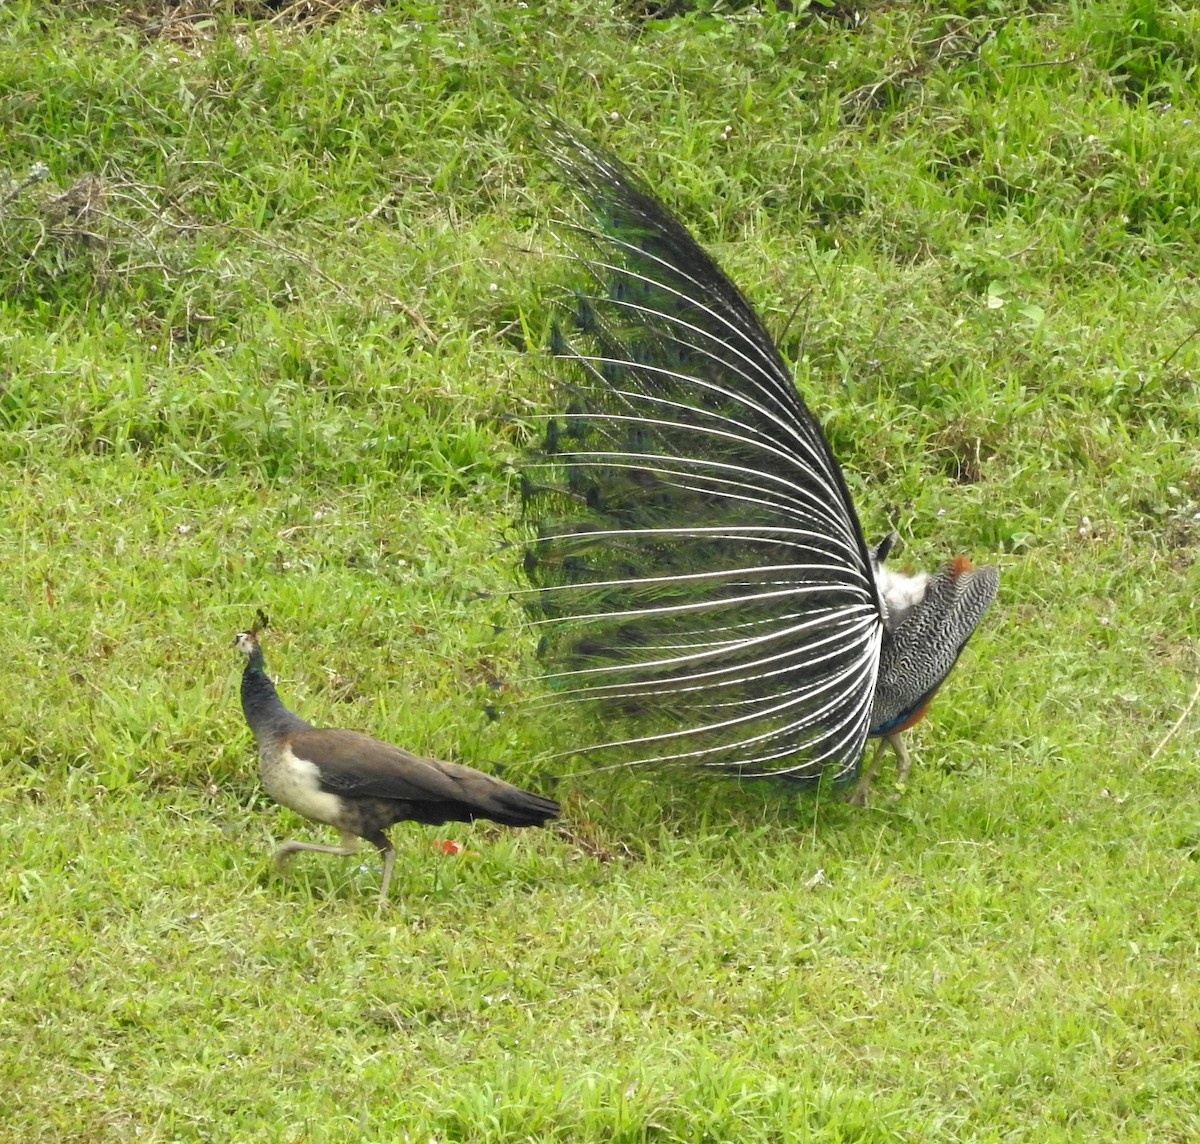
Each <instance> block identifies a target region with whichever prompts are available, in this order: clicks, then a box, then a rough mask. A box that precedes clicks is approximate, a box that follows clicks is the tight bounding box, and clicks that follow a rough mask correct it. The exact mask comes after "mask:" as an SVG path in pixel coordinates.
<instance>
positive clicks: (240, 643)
mask: <svg viewBox="0 0 1200 1144" xmlns="http://www.w3.org/2000/svg"><path fill="white" fill-rule="evenodd" d="M266 626H267V617H266V613H265V612H263V610H262V609H261V608H259V610H258V615H257V616H256V617H255V620H254V623H253V624H252V625H251V626H250V629H249V631H245V632H238V634H237V635H236V636H234V637H233V646H234V647H235V648H237V649H238V651H240V652H241V653H242V655H244V656H245V657H246V660H247V664H248V666H249V667H262V661H263V653H262V645H261V644H260V643H259V642H258V633H259V632H261V631H262V630H263V629H264V628H266Z"/></svg>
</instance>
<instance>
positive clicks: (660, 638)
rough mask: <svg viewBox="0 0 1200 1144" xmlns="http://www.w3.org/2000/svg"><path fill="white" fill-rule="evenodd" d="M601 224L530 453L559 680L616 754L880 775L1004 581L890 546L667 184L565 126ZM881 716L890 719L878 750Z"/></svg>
mask: <svg viewBox="0 0 1200 1144" xmlns="http://www.w3.org/2000/svg"><path fill="white" fill-rule="evenodd" d="M551 146H552V150H553V152H554V155H555V158H556V159H557V161H558V163H559V164H560V166H561V167H562V168H563V170H564V171H565V172H566V173H567V174H568V176H569V177H570V178H571V180H572V182H573V184H574V185H575V187H577V188H578V190H579V192H580V195H581V197H582V199H583V201H584V203H585V204H586V206H587V208H588V209H589V211H590V213H591V216H592V219H593V220H594V224H593V225H588V226H574V227H570V228H568V231H569V234H570V236H571V239H572V241H571V246H572V250H573V254H572V257H573V258H574V259H575V260H576V261H577V263H578V265H579V267H581V268H582V273H583V274H585V275H586V284H585V285H584V286H582V287H581V288H580V289H579V290H578V291H577V294H576V296H575V303H574V306H573V308H572V314H571V318H570V321H569V323H568V324H567V329H565V330H564V329H563V328H562V327H561V325H560V326H559V327H556V329H555V331H554V334H553V337H552V346H551V356H552V360H553V362H554V363H555V365H554V368H553V371H552V373H553V378H554V385H555V389H556V393H557V395H558V401H559V403H560V404H559V408H560V410H561V412H559V413H557V414H555V415H553V416H551V417H549V418H548V419H547V428H546V433H545V439H544V441H543V442H541V444H540V446H539V447H538V448H537V449H535V450H534V451H533V456H532V457H531V458H530V459H529V463H528V464H527V466H526V467H525V469H524V471H523V484H522V487H523V502H524V508H525V513H526V515H527V518H528V519H529V520H530V521H532V527H533V529H534V531H535V534H536V535H535V538H534V539H533V540H532V541H531V542H530V543H529V545H528V547H527V548H526V551H525V572H526V574H527V576H528V578H529V582H530V585H531V588H530V589H529V591H528V592H527V594H526V601H527V606H528V608H529V610H530V611H531V613H532V622H533V623H534V624H536V625H537V627H538V628H539V629H540V637H541V638H540V641H539V649H538V650H539V655H540V657H541V659H542V661H543V663H544V667H545V669H546V674H547V678H548V680H549V685H550V687H551V689H552V695H553V697H554V699H555V701H557V700H582V701H585V702H587V703H589V704H590V705H592V706H593V707H594V708H595V709H596V711H597V712H598V713H599V715H600V717H601V720H602V723H601V725H602V726H603V727H604V728H605V729H606V732H607V733H606V734H602V735H600V736H599V739H598V741H594V742H579V743H572V744H570V745H569V748H568V750H566V751H564V752H563V753H564V754H565V753H571V754H581V755H585V756H589V757H591V759H592V761H593V762H594V763H596V764H599V763H602V762H604V761H606V760H616V762H617V763H618V764H629V765H638V764H641V765H677V766H683V767H691V768H713V769H717V770H720V771H723V772H727V773H731V774H734V775H739V776H744V777H774V776H780V777H786V778H789V779H793V780H797V781H806V782H814V781H816V780H819V779H821V778H822V777H823V776H828V777H831V778H832V779H834V780H841V781H845V780H850V779H852V778H854V777H855V776H859V782H858V784H857V786H856V788H855V790H854V792H853V794H852V796H851V801H854V802H857V803H860V804H861V803H865V802H866V800H867V796H868V792H869V789H870V785H871V781H872V778H873V776H874V774H875V772H876V770H877V769H878V766H879V763H880V759H881V756H882V753H883V748H884V745H885V744H891V745H892V747H893V749H894V750H895V753H896V756H897V768H898V778H899V779H900V780H901V782H903V780H905V779H906V778H907V777H908V772H909V768H910V765H911V761H910V758H909V755H908V752H907V750H906V748H905V745H904V743H903V741H902V739H901V733H902V732H903V731H904V730H905V729H906V728H907V727H909V726H911V725H912V724H913V723H914V722H916V721H917V720H918V719H919V718H921V716H922V715H923V714H924V712H925V709H926V707H927V706H928V704H929V702H930V700H931V699H932V697H933V695H934V693H935V692H936V691H937V689H938V687H939V686H940V685H941V683H942V681H943V680H944V679H945V678H946V676H947V674H948V673H949V672H950V670H951V668H952V667H953V666H954V663H955V661H956V660H957V658H958V656H959V653H960V652H961V651H962V649H963V647H964V645H965V644H966V642H967V640H968V639H969V638H970V637H971V634H972V633H973V632H974V630H975V628H976V626H977V625H978V624H979V622H980V620H981V619H982V617H983V614H984V612H985V611H986V610H987V608H988V606H989V604H990V603H991V602H992V600H993V599H994V597H995V595H996V592H997V589H998V586H999V573H998V570H997V569H996V568H994V567H975V566H973V565H972V563H971V562H970V561H969V560H968V559H967V558H966V557H963V556H958V557H955V558H954V559H952V560H950V561H948V562H947V563H946V564H944V565H943V566H942V567H941V568H940V569H938V570H937V571H934V572H918V573H916V574H911V575H910V574H905V573H902V572H899V571H896V570H894V569H893V568H892V567H891V566H890V565H888V564H887V563H886V560H887V557H888V555H889V552H890V551H891V549H892V546H893V544H894V541H895V534H894V533H893V534H891V535H889V536H888V537H885V538H884V539H883V540H882V541H880V542H879V543H877V544H874V545H868V543H867V542H866V540H865V539H864V537H863V532H862V528H861V526H860V523H859V519H858V515H857V513H856V511H855V508H854V504H853V501H852V500H851V496H850V492H849V489H848V487H847V484H846V480H845V477H844V476H843V473H842V470H841V467H840V466H839V464H838V462H837V459H836V458H835V457H834V455H833V452H832V450H831V449H830V446H829V442H828V440H827V439H826V437H825V434H824V432H823V430H822V428H821V425H820V423H819V422H818V421H817V419H816V418H815V417H814V416H813V414H812V412H811V411H810V410H809V408H808V406H807V405H806V404H805V401H804V399H803V397H802V396H801V395H800V393H799V392H798V391H797V388H796V386H795V384H794V382H793V379H792V377H791V375H790V374H789V372H788V369H787V367H786V366H785V364H784V362H783V359H782V357H781V355H780V353H779V351H778V349H777V348H776V346H775V344H774V342H773V341H772V339H771V337H770V335H769V334H768V333H767V331H766V329H765V328H764V326H763V323H762V321H761V320H760V319H759V317H758V316H757V314H756V313H755V311H754V309H753V307H752V306H751V305H750V303H749V302H748V301H747V300H746V298H745V297H744V296H743V294H742V293H741V292H740V291H739V290H738V288H737V287H736V286H735V285H734V284H733V283H732V282H731V281H730V279H729V278H728V277H727V276H726V275H725V274H724V273H723V272H722V270H721V269H720V267H719V266H718V265H717V263H716V262H715V261H714V260H713V258H712V257H711V256H710V255H709V254H707V253H706V252H705V251H704V250H703V249H702V248H701V247H700V245H699V244H698V243H697V242H696V241H695V239H693V238H692V236H691V235H690V234H689V233H688V231H687V229H686V228H685V227H684V226H683V225H682V224H681V223H680V222H679V221H678V220H677V219H676V218H675V217H674V216H673V215H672V214H671V213H670V211H669V210H668V209H667V208H666V207H665V206H663V205H662V203H661V202H660V201H659V200H658V199H657V198H656V197H655V195H654V194H653V193H652V192H651V191H650V190H649V189H648V188H647V187H646V186H645V185H644V184H643V183H641V182H640V181H639V180H638V179H637V178H635V177H634V176H633V175H632V174H630V173H629V172H628V171H627V170H626V169H625V168H624V167H623V166H622V165H621V164H620V163H619V162H618V161H616V160H615V159H613V158H612V157H610V156H608V155H607V154H604V153H602V152H600V151H598V150H596V149H594V148H593V147H591V146H589V145H588V144H586V143H584V142H582V141H580V140H579V139H578V138H576V137H574V136H572V135H570V134H568V133H566V132H565V131H564V132H559V133H557V134H556V136H555V141H554V143H553V144H552V145H551ZM868 737H877V738H879V740H880V743H879V749H878V750H877V751H876V752H875V755H874V757H873V759H872V762H871V765H870V766H869V767H867V768H864V767H863V763H862V761H863V755H864V750H865V745H866V740H867V738H868Z"/></svg>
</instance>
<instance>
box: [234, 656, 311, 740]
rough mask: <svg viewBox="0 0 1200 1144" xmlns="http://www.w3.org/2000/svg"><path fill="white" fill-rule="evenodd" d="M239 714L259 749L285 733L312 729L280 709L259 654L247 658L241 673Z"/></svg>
mask: <svg viewBox="0 0 1200 1144" xmlns="http://www.w3.org/2000/svg"><path fill="white" fill-rule="evenodd" d="M242 711H243V712H244V714H245V716H246V722H247V723H249V724H250V730H251V731H253V732H254V738H255V740H256V741H257V742H258V743H259V744H260V745H261V744H263V743H265V742H270V741H271V740H272V739H277V738H279V736H281V735H285V734H287V733H288V732H289V731H305V730H308V729H309V728H311V727H312V724H311V723H308V722H306V721H305V720H303V719H301V718H300V716H299V715H297V714H296V713H295V712H293V711H289V710H288V709H287V708H286V707H285V706H284V705H283V700H282V699H280V698H279V692H277V691H276V690H275V684H273V683H272V682H271V680H270V678H269V677H268V675H267V673H266V672H265V671H264V670H263V659H262V652H261V651H259V652H257V653H256V654H254V655H252V656H251V657H250V659H249V661H248V662H247V663H246V670H245V671H243V672H242Z"/></svg>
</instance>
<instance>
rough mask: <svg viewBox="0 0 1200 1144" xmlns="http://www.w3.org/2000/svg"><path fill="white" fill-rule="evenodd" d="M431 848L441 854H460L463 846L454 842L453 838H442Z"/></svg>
mask: <svg viewBox="0 0 1200 1144" xmlns="http://www.w3.org/2000/svg"><path fill="white" fill-rule="evenodd" d="M433 847H434V849H435V850H440V851H441V852H442V853H443V854H461V853H462V848H463V845H462V843H461V842H455V841H454V839H453V838H443V839H441V840H439V841H437V842H435V843H434V844H433Z"/></svg>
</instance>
